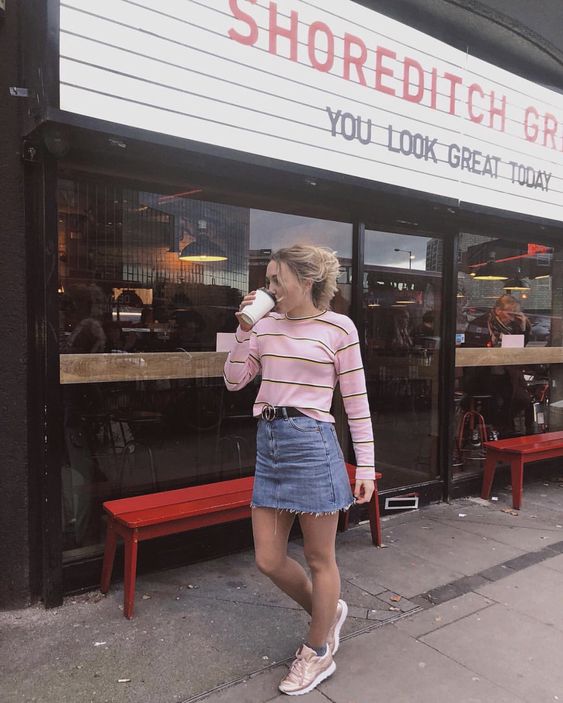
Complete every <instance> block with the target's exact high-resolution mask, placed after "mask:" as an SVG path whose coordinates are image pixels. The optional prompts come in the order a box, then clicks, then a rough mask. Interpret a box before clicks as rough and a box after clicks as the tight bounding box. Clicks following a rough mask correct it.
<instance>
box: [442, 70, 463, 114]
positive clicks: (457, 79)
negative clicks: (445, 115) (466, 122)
mask: <svg viewBox="0 0 563 703" xmlns="http://www.w3.org/2000/svg"><path fill="white" fill-rule="evenodd" d="M444 78H445V79H446V80H447V81H449V82H450V109H449V112H450V115H455V114H456V106H455V101H456V97H455V92H456V88H457V86H458V85H461V83H463V78H461V76H456V75H455V74H454V73H444Z"/></svg>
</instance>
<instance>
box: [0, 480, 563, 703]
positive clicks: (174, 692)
mask: <svg viewBox="0 0 563 703" xmlns="http://www.w3.org/2000/svg"><path fill="white" fill-rule="evenodd" d="M530 473H531V472H530ZM552 474H555V475H554V476H553V478H551V479H549V478H548V479H541V480H538V481H535V482H533V483H526V485H525V488H524V503H523V509H522V510H521V511H520V513H519V514H512V512H513V511H511V510H510V495H509V493H508V492H507V491H500V492H498V491H497V493H496V495H497V496H498V498H499V500H498V501H496V502H491V503H485V502H483V501H481V500H480V499H463V500H457V501H454V502H453V503H451V504H449V505H448V504H439V505H433V506H430V507H427V508H424V509H422V510H420V511H417V512H412V513H404V514H402V515H397V516H394V517H392V518H389V519H385V520H384V522H383V537H384V543H385V544H386V548H385V549H375V548H374V547H372V546H371V543H370V539H369V529H368V526H367V525H362V526H359V527H357V528H353V529H351V530H349V531H348V532H347V533H345V534H340V535H339V536H338V540H337V554H338V561H339V564H340V567H341V573H342V578H343V595H344V598H346V600H347V601H348V603H349V605H350V617H349V618H348V620H347V621H346V623H345V626H344V629H343V635H344V637H343V641H342V645H341V648H340V650H339V652H338V654H337V656H336V663H337V670H336V673H335V674H334V675H333V676H332V677H331V678H330V679H328V680H327V681H325V682H323V684H321V686H320V687H319V688H318V689H317V690H316V691H314V692H313V693H310V694H307V695H306V696H304V697H302V698H300V699H299V700H303V701H310V702H311V703H323V702H324V703H327V701H332V702H333V703H371V702H372V701H373V702H374V703H377V702H378V701H393V703H426V702H428V703H442V702H443V703H453V702H454V701H455V702H456V703H479V702H482V703H517V702H520V701H527V702H529V703H544V702H545V703H548V702H550V703H551V702H552V701H558V700H559V701H562V702H563V666H561V652H563V607H562V606H563V596H562V594H563V480H561V481H560V480H559V477H560V478H561V479H563V475H562V474H561V473H559V476H558V475H557V474H556V471H555V470H553V471H552ZM188 538H189V537H188ZM290 549H291V552H292V554H294V555H296V556H298V558H299V554H300V544H298V543H291V545H290ZM122 598H123V591H122V588H121V584H119V583H118V584H115V585H114V586H112V589H111V590H110V593H109V595H108V597H103V596H101V595H99V594H98V593H95V592H94V593H89V594H86V595H83V596H79V597H74V598H68V599H66V600H65V603H64V605H63V606H62V607H60V608H56V609H53V610H48V611H46V610H44V609H43V608H42V607H41V606H36V607H33V608H29V609H26V610H20V611H12V612H5V613H0V662H1V664H0V668H1V672H2V673H1V681H2V683H1V684H0V686H1V690H2V695H1V696H0V698H1V700H2V701H3V703H15V702H16V701H18V702H20V701H24V702H26V703H27V702H31V701H37V702H38V703H51V702H52V703H89V702H90V701H91V702H93V703H103V702H104V701H107V702H108V703H129V702H131V703H132V702H135V703H180V702H181V703H188V702H189V703H195V701H205V703H230V702H231V701H232V702H233V703H235V702H236V703H265V702H266V701H271V700H276V701H283V700H289V698H288V697H286V696H283V695H282V694H279V695H278V691H277V683H278V682H279V680H280V678H281V677H282V676H283V675H284V673H285V671H286V670H287V663H288V662H289V661H291V658H292V656H293V653H294V651H295V649H296V648H297V646H298V644H299V642H300V637H301V636H302V635H303V634H304V633H305V631H306V626H307V616H306V614H304V613H303V612H302V611H300V610H299V609H298V608H297V607H295V606H294V604H293V603H292V601H290V600H289V599H288V598H286V597H285V596H284V595H282V594H280V593H278V592H277V591H276V589H274V588H273V587H272V586H271V585H270V583H269V581H268V580H267V579H266V578H265V577H263V576H262V575H261V574H260V573H259V572H258V571H257V570H256V569H255V567H254V565H253V555H252V553H251V552H245V553H242V554H236V555H231V556H228V557H225V558H222V559H217V560H214V561H210V562H205V563H202V564H196V565H193V566H189V567H184V568H181V569H175V570H172V571H166V572H158V573H153V574H148V575H144V576H141V577H140V578H139V579H138V585H137V601H136V613H135V617H134V619H133V620H131V621H127V620H125V618H123V615H122V611H121V609H120V606H121V604H122ZM120 680H121V681H120Z"/></svg>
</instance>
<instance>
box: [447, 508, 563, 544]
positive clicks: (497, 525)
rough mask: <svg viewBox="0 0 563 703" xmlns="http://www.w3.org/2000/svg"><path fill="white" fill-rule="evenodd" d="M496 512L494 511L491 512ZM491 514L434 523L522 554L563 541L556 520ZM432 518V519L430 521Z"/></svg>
mask: <svg viewBox="0 0 563 703" xmlns="http://www.w3.org/2000/svg"><path fill="white" fill-rule="evenodd" d="M495 512H496V511H495ZM495 512H493V511H489V512H486V513H483V514H480V515H479V514H478V515H471V516H468V517H467V518H464V519H463V522H462V521H461V520H460V519H459V518H458V519H449V518H447V517H443V518H438V519H437V520H436V522H438V523H440V524H443V525H455V527H456V528H457V529H460V530H464V531H465V532H471V533H472V534H475V535H479V536H481V537H484V538H486V539H487V540H492V541H494V542H500V543H502V544H506V545H509V546H512V547H516V548H517V549H522V550H524V551H532V550H535V549H542V548H543V547H546V546H548V545H549V544H553V543H555V542H559V541H561V539H563V527H556V521H555V519H553V520H552V521H550V522H546V521H541V522H540V521H538V520H533V519H530V518H529V517H523V518H521V517H520V516H517V517H514V516H510V515H506V514H502V513H500V511H498V513H500V515H499V516H497V515H496V514H495ZM434 519H435V518H434Z"/></svg>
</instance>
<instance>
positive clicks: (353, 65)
mask: <svg viewBox="0 0 563 703" xmlns="http://www.w3.org/2000/svg"><path fill="white" fill-rule="evenodd" d="M60 40H61V43H60V54H61V56H60V77H61V86H60V90H61V96H60V97H61V101H60V106H61V109H63V110H67V111H70V112H74V113H79V114H82V115H88V116H91V117H96V118H99V119H103V120H108V121H110V122H114V123H119V124H124V125H129V126H132V127H139V128H142V129H147V130H153V131H157V132H162V133H164V134H169V135H175V136H178V137H183V138H186V139H191V140H195V141H199V142H203V143H206V144H212V145H218V146H221V147H228V148H230V149H236V150H240V151H242V152H249V153H252V154H259V155H262V156H267V157H271V158H276V159H282V160H284V161H289V162H294V163H298V164H305V165H307V166H311V167H313V168H318V169H326V170H328V171H335V172H338V173H343V174H349V175H352V176H358V177H361V178H366V179H369V180H371V181H380V182H383V183H388V184H392V185H396V186H403V187H407V188H412V189H415V190H418V191H424V192H431V193H435V194H438V195H442V196H448V197H451V198H455V199H457V200H459V201H466V202H471V203H476V204H480V205H485V206H490V207H494V208H501V209H504V210H510V211H514V212H519V213H528V214H531V215H536V216H540V217H545V218H550V219H554V220H563V200H562V195H563V96H562V95H560V94H559V93H556V92H554V91H552V90H548V89H546V88H543V87H541V86H539V85H536V84H534V83H532V82H530V81H527V80H525V79H523V78H520V77H518V76H515V75H513V74H511V73H508V72H507V71H504V70H502V69H499V68H496V67H495V66H492V65H490V64H488V63H485V62H483V61H480V60H478V59H475V58H473V57H471V56H468V55H466V54H465V53H463V52H460V51H458V50H457V49H453V48H452V47H450V46H448V45H447V44H444V43H442V42H440V41H437V40H436V39H433V38H431V37H429V36H427V35H425V34H422V33H421V32H418V31H416V30H414V29H412V28H410V27H408V26H406V25H403V24H400V23H398V22H395V21H394V20H391V19H389V18H387V17H384V16H383V15H380V14H378V13H376V12H373V11H371V10H368V9H366V8H364V7H361V6H360V5H357V4H356V3H355V2H351V1H350V0H338V1H336V0H331V1H330V2H327V1H325V0H279V1H278V2H270V1H269V0H159V2H158V3H156V2H154V0H135V2H132V1H130V0H64V1H63V2H62V4H61V34H60Z"/></svg>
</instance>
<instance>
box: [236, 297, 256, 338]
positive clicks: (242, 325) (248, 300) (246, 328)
mask: <svg viewBox="0 0 563 703" xmlns="http://www.w3.org/2000/svg"><path fill="white" fill-rule="evenodd" d="M254 298H256V291H255V290H252V291H250V293H249V294H248V295H245V296H244V298H243V299H242V302H241V304H240V306H239V309H238V310H239V311H238V312H235V317H236V318H237V320H238V323H239V325H240V328H241V330H242V331H243V332H250V330H251V329H252V327H253V325H248V324H247V323H246V322H244V321H243V320H241V319H240V313H241V311H242V309H243V308H245V307H246V306H247V305H251V304H252V303H253V302H254Z"/></svg>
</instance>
